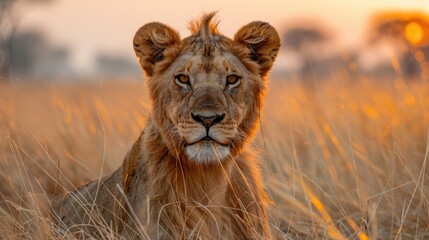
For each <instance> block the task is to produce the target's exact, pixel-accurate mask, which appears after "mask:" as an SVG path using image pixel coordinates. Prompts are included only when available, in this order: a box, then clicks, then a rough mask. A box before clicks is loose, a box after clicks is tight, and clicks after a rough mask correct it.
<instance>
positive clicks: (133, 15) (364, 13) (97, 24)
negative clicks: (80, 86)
mask: <svg viewBox="0 0 429 240" xmlns="http://www.w3.org/2000/svg"><path fill="white" fill-rule="evenodd" d="M390 9H392V10H395V9H396V10H397V9H401V10H407V9H409V10H420V11H424V12H428V13H429V1H428V0H359V1H358V0H323V1H320V0H264V1H250V0H235V1H232V0H217V1H197V0H181V1H166V0H155V1H153V0H152V1H146V0H124V1H117V0H56V1H53V2H52V3H50V4H31V5H26V6H25V8H24V9H23V10H22V12H23V16H22V19H21V22H20V25H19V29H20V30H28V29H38V30H41V31H42V32H43V33H45V34H46V35H47V36H48V38H49V39H50V41H52V42H54V43H61V44H63V45H65V46H67V47H69V48H70V50H71V56H70V57H71V61H72V63H73V65H75V66H76V67H77V68H79V69H82V70H84V71H86V70H87V71H90V69H91V68H92V67H93V61H94V55H95V54H97V53H100V52H104V53H109V54H116V55H122V56H126V57H130V58H131V57H134V52H133V49H132V44H131V41H132V38H133V36H134V33H135V32H136V30H137V29H138V28H139V27H140V26H142V25H144V24H145V23H148V22H152V21H158V22H162V23H165V24H167V25H170V26H171V27H173V28H175V29H177V30H178V31H179V32H180V34H181V36H182V37H186V36H188V34H189V32H188V30H187V28H186V26H187V23H188V22H189V21H190V20H192V19H195V18H198V17H199V16H201V15H202V13H204V12H211V11H218V14H217V19H218V20H221V21H220V24H219V29H220V31H221V32H222V33H223V34H224V35H226V36H230V37H232V36H233V35H234V33H235V31H237V30H238V29H239V28H240V27H241V26H242V25H245V24H247V23H248V22H251V21H254V20H262V21H266V22H269V23H271V24H272V25H273V26H274V27H276V28H277V30H278V31H279V32H282V30H284V29H285V28H286V27H287V26H288V25H292V24H295V23H300V22H302V21H307V19H310V20H313V21H317V22H319V23H321V24H323V25H325V26H327V27H328V29H330V31H331V32H334V33H336V34H335V39H336V42H338V43H339V44H340V45H343V46H353V45H357V44H359V43H360V42H361V41H362V38H363V36H364V33H365V31H366V30H367V29H366V26H367V21H368V17H370V16H371V15H372V14H373V13H375V12H377V11H381V10H390ZM286 47H287V46H286Z"/></svg>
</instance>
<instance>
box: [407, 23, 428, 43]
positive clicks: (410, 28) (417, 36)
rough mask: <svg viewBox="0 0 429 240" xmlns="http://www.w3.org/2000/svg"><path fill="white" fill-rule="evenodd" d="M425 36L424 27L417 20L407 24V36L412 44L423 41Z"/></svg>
mask: <svg viewBox="0 0 429 240" xmlns="http://www.w3.org/2000/svg"><path fill="white" fill-rule="evenodd" d="M423 36H424V35H423V29H422V27H421V26H420V24H418V23H417V22H410V23H408V24H407V25H406V26H405V37H406V38H407V40H408V42H410V43H411V44H413V45H417V44H419V43H421V42H422V40H423Z"/></svg>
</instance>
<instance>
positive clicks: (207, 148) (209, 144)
mask: <svg viewBox="0 0 429 240" xmlns="http://www.w3.org/2000/svg"><path fill="white" fill-rule="evenodd" d="M229 148H230V147H229V146H224V145H221V144H218V143H216V142H214V141H209V140H203V141H200V142H197V143H195V144H192V145H189V146H186V148H185V152H186V155H187V156H188V158H189V160H191V161H193V162H195V163H198V164H212V163H220V162H222V161H223V160H224V159H225V158H226V157H227V156H228V155H229V153H230V150H229Z"/></svg>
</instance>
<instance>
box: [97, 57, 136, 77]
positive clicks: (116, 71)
mask: <svg viewBox="0 0 429 240" xmlns="http://www.w3.org/2000/svg"><path fill="white" fill-rule="evenodd" d="M95 61H96V68H97V69H96V70H97V74H98V75H100V76H102V77H111V78H116V77H124V76H130V75H135V76H138V75H139V74H140V68H139V66H138V64H137V61H134V59H133V58H129V57H126V56H122V55H114V54H106V53H99V54H98V55H97V56H96V59H95Z"/></svg>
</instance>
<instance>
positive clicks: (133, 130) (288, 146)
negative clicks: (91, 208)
mask: <svg viewBox="0 0 429 240" xmlns="http://www.w3.org/2000/svg"><path fill="white" fill-rule="evenodd" d="M149 113H150V105H149V103H148V97H147V92H146V91H145V87H144V84H143V83H142V82H104V83H102V84H99V83H97V84H95V83H94V84H88V83H85V84H83V83H79V84H71V83H67V84H59V83H58V84H52V83H51V84H47V83H44V84H43V83H29V84H3V85H0V238H1V239H54V238H55V237H56V235H55V231H54V228H53V227H52V226H51V220H50V218H49V214H50V210H49V209H50V201H51V200H52V199H53V197H54V196H56V195H58V194H60V193H62V192H64V191H66V190H72V189H74V187H76V186H79V185H81V184H84V183H86V182H88V181H90V180H93V179H97V178H100V177H101V176H105V175H106V174H109V173H110V172H111V171H113V170H114V169H116V168H117V167H118V166H119V165H120V164H121V162H122V160H123V157H124V156H125V153H126V152H127V150H128V149H129V148H130V147H131V145H132V143H133V142H134V141H135V139H137V137H138V135H139V133H140V131H141V130H142V129H143V127H144V124H145V119H146V118H147V116H148V114H149ZM261 116H262V117H261V127H260V128H261V129H260V132H259V134H258V136H257V138H256V139H255V141H254V143H253V144H252V147H253V148H255V149H257V150H258V151H259V154H260V156H261V158H262V161H261V162H262V168H263V172H264V181H265V186H266V188H267V190H268V192H269V194H270V197H271V199H272V206H271V211H270V217H271V223H272V231H273V235H274V236H275V237H276V238H278V239H289V238H291V239H360V240H365V239H429V200H428V198H429V186H428V184H429V183H428V181H429V174H428V173H427V170H426V168H427V166H428V160H429V159H428V158H429V156H428V155H429V143H428V141H429V138H428V134H429V82H425V81H423V80H419V81H403V80H401V79H389V80H375V79H366V78H356V79H353V80H343V78H342V77H336V78H335V79H332V80H327V81H321V82H317V84H315V85H313V86H312V87H308V86H305V85H303V84H301V83H300V82H299V81H293V80H288V81H286V80H280V79H273V80H272V81H271V83H270V89H269V91H268V93H267V95H266V101H265V104H264V110H263V111H262V113H261ZM66 238H67V237H66ZM70 238H71V236H70ZM106 239H109V235H108V234H106Z"/></svg>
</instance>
